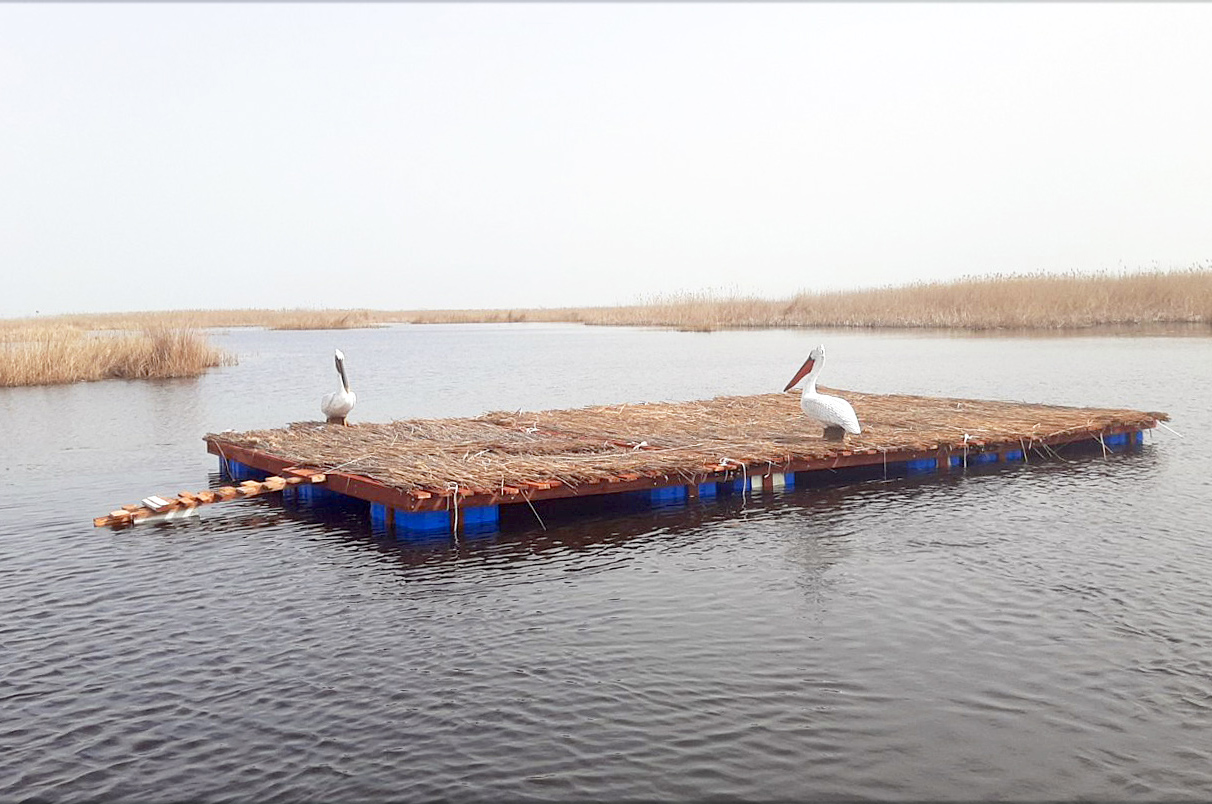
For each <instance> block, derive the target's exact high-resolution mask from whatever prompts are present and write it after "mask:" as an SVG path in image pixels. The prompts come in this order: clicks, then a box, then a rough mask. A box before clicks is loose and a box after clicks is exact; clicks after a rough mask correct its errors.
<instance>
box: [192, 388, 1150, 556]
mask: <svg viewBox="0 0 1212 804" xmlns="http://www.w3.org/2000/svg"><path fill="white" fill-rule="evenodd" d="M822 390H824V389H822ZM832 393H837V394H839V395H842V396H844V397H845V398H846V399H848V400H850V402H851V403H852V404H853V405H854V408H855V411H856V412H857V413H858V417H859V421H860V422H862V425H863V432H862V434H860V435H857V436H855V435H848V436H847V437H846V440H845V441H844V442H838V441H829V440H826V439H825V438H824V437H823V433H822V428H821V426H820V425H819V424H815V423H813V422H811V421H809V420H808V419H806V418H805V417H804V415H803V413H802V412H801V411H800V408H799V396H798V394H793V393H781V394H761V395H755V396H728V397H717V398H715V399H711V400H705V401H696V402H662V403H640V404H623V405H608V406H599V407H588V408H578V409H574V410H547V411H540V412H522V411H513V412H492V413H486V414H484V415H482V416H478V417H475V418H459V419H408V420H399V421H394V422H390V423H387V424H369V423H368V424H354V425H351V426H341V425H332V424H324V423H319V422H300V423H295V424H291V425H289V426H288V427H284V428H279V429H272V430H254V431H249V432H241V433H237V432H231V431H228V432H224V433H211V434H208V435H206V436H205V440H206V444H207V449H208V451H209V452H211V453H213V454H215V455H217V456H219V458H220V462H221V470H222V472H223V473H224V475H225V476H226V477H229V478H234V479H248V478H255V477H256V476H257V475H258V474H260V475H264V474H270V475H286V476H304V475H306V476H314V477H316V478H317V479H319V480H322V482H321V483H318V484H314V485H304V486H300V487H299V488H297V489H290V490H288V491H290V492H291V493H294V494H300V495H303V494H313V495H314V494H330V493H336V494H340V495H346V496H348V497H353V498H357V499H358V500H362V501H364V502H365V503H369V505H370V515H371V521H372V526H377V527H381V528H386V529H388V530H391V531H394V532H397V533H400V534H402V535H408V534H412V533H416V534H435V533H451V532H458V531H461V530H474V529H479V530H484V529H488V530H493V529H495V528H496V526H497V523H498V520H499V517H500V511H501V507H502V506H517V505H521V506H530V507H531V508H532V509H533V507H534V503H535V502H539V501H545V500H555V499H561V498H576V497H588V496H592V495H619V494H633V495H635V494H639V495H648V497H649V499H650V500H651V501H652V502H654V503H658V504H659V503H671V502H673V503H676V502H681V501H685V500H688V499H692V498H696V497H698V498H702V497H714V496H716V495H723V494H732V493H737V492H740V493H746V492H749V493H762V492H773V491H778V490H780V489H787V488H793V487H794V486H795V485H796V484H797V483H807V482H809V481H810V480H811V479H812V475H813V474H815V473H836V472H838V471H839V470H846V469H855V468H861V467H870V468H873V469H882V475H883V476H895V475H904V474H915V473H925V472H951V471H957V470H963V469H966V468H967V467H969V466H973V465H977V464H990V463H997V462H1002V463H1008V462H1015V461H1028V460H1031V458H1032V456H1038V457H1048V456H1051V455H1055V454H1056V450H1057V449H1058V448H1060V447H1063V446H1065V445H1073V444H1079V443H1085V444H1086V445H1088V446H1092V447H1094V448H1095V449H1098V448H1101V449H1102V450H1103V451H1104V452H1106V451H1108V450H1114V449H1124V448H1128V447H1131V446H1133V445H1139V444H1140V443H1141V442H1142V432H1143V431H1144V430H1146V429H1149V428H1152V427H1155V426H1157V423H1158V422H1159V421H1164V420H1168V419H1169V416H1168V415H1167V414H1165V413H1159V412H1142V411H1136V410H1117V409H1101V408H1076V407H1061V406H1055V405H1035V404H1026V403H1017V402H998V401H986V400H972V399H949V398H936V397H922V396H904V395H883V394H863V393H857V392H849V391H845V392H839V391H834V392H832ZM805 473H808V475H809V476H808V477H805Z"/></svg>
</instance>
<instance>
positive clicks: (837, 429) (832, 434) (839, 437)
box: [825, 425, 846, 441]
mask: <svg viewBox="0 0 1212 804" xmlns="http://www.w3.org/2000/svg"><path fill="white" fill-rule="evenodd" d="M825 440H826V441H845V440H846V428H845V427H842V426H840V425H834V426H832V427H826V428H825Z"/></svg>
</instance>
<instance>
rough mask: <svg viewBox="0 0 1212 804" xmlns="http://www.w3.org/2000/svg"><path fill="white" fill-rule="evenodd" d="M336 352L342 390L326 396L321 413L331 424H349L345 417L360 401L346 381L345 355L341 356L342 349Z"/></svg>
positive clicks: (321, 402) (321, 403)
mask: <svg viewBox="0 0 1212 804" xmlns="http://www.w3.org/2000/svg"><path fill="white" fill-rule="evenodd" d="M336 351H337V355H336V361H337V373H338V374H340V375H341V389H340V390H339V391H333V392H332V393H330V394H325V395H324V398H323V399H321V400H320V412H321V413H323V414H324V415H325V416H327V417H328V423H329V424H349V422H347V421H345V417H346V416H348V415H349V412H350V411H351V410H353V406H354V402H357V401H358V397H357V395H356V394H354V392H353V391H351V390H349V380H347V379H345V355H343V354H341V350H340V349H337V350H336Z"/></svg>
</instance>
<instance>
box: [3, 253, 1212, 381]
mask: <svg viewBox="0 0 1212 804" xmlns="http://www.w3.org/2000/svg"><path fill="white" fill-rule="evenodd" d="M521 321H533V322H575V323H583V324H596V325H603V326H628V325H630V326H662V327H673V328H677V329H681V330H693V331H710V330H716V329H736V328H748V327H890V328H891V327H914V328H924V327H930V328H951V329H963V330H996V329H1036V330H1039V329H1048V330H1064V329H1083V328H1090V327H1103V326H1114V327H1129V328H1130V327H1145V326H1149V325H1157V324H1201V323H1202V324H1205V325H1209V326H1212V269H1209V268H1205V267H1196V268H1190V269H1187V270H1182V271H1146V272H1140V273H1126V274H1095V275H1088V274H1076V273H1070V274H1029V275H1011V276H1002V275H999V276H993V277H981V278H967V279H960V280H956V281H951V282H918V283H914V284H910V285H902V286H897V287H882V288H872V289H866V290H851V291H830V292H821V293H808V292H805V293H800V294H798V295H796V296H793V297H791V298H787V299H773V300H772V299H761V298H757V297H752V296H742V295H729V296H722V295H716V294H711V293H680V294H675V295H672V296H663V297H657V298H654V299H650V300H648V301H646V302H644V303H641V304H635V305H626V306H617V307H558V308H529V309H517V308H515V309H495V310H394V311H392V310H369V309H352V310H182V311H172V312H144V313H112V314H92V315H62V316H53V317H42V318H37V319H29V318H27V319H9V320H0V386H5V385H32V384H44V383H61V382H75V381H77V380H96V379H105V378H107V377H127V378H135V377H149V378H150V377H183V376H194V375H197V374H201V373H203V372H204V371H206V370H207V369H208V368H211V367H214V366H218V365H223V364H224V363H227V362H231V360H232V359H231V358H230V357H229V356H227V355H224V354H223V353H222V352H221V351H220V350H218V349H215V348H213V347H211V346H210V345H209V343H208V342H207V341H206V338H205V335H204V334H201V333H200V332H199V331H198V330H201V329H206V328H215V327H267V328H270V329H348V328H351V327H372V326H378V325H382V324H390V323H413V324H451V323H458V324H463V323H511V322H521ZM106 330H118V331H122V332H120V333H117V334H115V333H109V334H98V333H103V332H104V331H106ZM127 331H130V332H135V333H139V334H134V335H131V334H127Z"/></svg>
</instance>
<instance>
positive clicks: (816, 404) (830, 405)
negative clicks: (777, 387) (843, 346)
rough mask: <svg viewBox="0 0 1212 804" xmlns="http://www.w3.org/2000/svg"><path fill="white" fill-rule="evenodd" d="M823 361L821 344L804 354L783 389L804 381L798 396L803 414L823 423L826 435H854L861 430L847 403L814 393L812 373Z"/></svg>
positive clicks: (837, 436)
mask: <svg viewBox="0 0 1212 804" xmlns="http://www.w3.org/2000/svg"><path fill="white" fill-rule="evenodd" d="M824 364H825V347H824V346H818V347H816V348H815V349H813V350H812V352H811V353H810V354H809V355H808V359H807V360H805V361H804V365H802V366H800V370H799V371H797V372H796V373H795V376H794V377H792V378H791V382H789V383H787V387H786V388H784V389H783V391H784V392H787V391H790V390H791V389H792V388H794V387H795V385H796V383H798V382H799V381H800V380H804V391H803V394H802V395H801V396H800V408H801V409H803V411H804V415H805V416H807V417H808V418H809V419H812V420H813V421H817V422H820V423H821V424H823V425H824V426H825V437H826V438H828V439H831V440H834V441H841V440H842V439H844V438H845V437H846V433H853V434H855V435H858V434H859V433H861V432H862V431H863V429H862V428H861V427H859V420H858V416H856V415H855V413H854V408H853V407H851V405H850V403H849V402H847V401H846V400H844V399H842V398H841V397H837V396H829V395H828V394H822V393H818V392H817V390H816V376H817V375H818V374H820V373H821V366H823V365H824Z"/></svg>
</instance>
